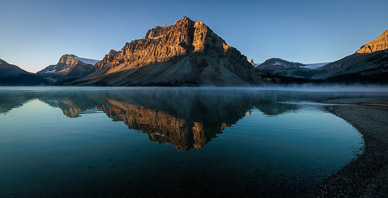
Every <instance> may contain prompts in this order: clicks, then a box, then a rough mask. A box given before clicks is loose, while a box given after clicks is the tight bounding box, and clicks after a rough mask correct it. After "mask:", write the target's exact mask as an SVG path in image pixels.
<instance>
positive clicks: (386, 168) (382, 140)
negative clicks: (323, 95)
mask: <svg viewBox="0 0 388 198" xmlns="http://www.w3.org/2000/svg"><path fill="white" fill-rule="evenodd" d="M325 102H326V103H329V104H347V105H333V106H328V107H327V110H328V111H330V112H332V113H334V114H335V115H337V116H338V117H340V118H342V119H344V120H346V121H348V122H349V123H350V124H352V125H353V126H354V127H355V128H356V129H357V130H358V131H359V132H360V133H361V134H362V136H363V139H364V144H365V147H364V149H363V152H362V154H361V155H360V156H358V157H357V158H356V159H355V160H353V161H351V162H350V163H349V164H348V165H346V166H345V167H343V168H342V169H340V170H339V171H338V172H337V173H335V174H333V175H332V176H330V177H329V178H327V179H326V180H324V182H322V183H321V184H319V185H318V186H317V187H316V188H315V190H314V191H313V192H312V193H311V197H388V98H343V99H334V100H329V101H325Z"/></svg>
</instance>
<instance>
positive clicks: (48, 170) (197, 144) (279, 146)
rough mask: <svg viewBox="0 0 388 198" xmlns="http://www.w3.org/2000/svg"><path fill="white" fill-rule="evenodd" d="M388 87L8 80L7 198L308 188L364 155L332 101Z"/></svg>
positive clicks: (2, 145)
mask: <svg viewBox="0 0 388 198" xmlns="http://www.w3.org/2000/svg"><path fill="white" fill-rule="evenodd" d="M381 94H382V93H380V92H373V91H357V90H355V91H346V92H344V91H319V90H315V89H313V90H307V91H303V90H298V89H292V90H287V89H285V90H281V89H280V90H279V89H276V90H271V89H258V88H242V89H232V88H115V87H107V88H92V87H81V88H80V87H78V88H77V87H2V88H0V197H126V196H127V197H171V196H182V197H183V196H186V197H200V196H203V195H204V194H206V195H207V196H237V197H242V196H261V197H284V196H288V197H299V196H303V195H306V193H308V192H309V191H311V190H312V189H313V188H314V185H316V184H318V183H319V182H321V181H322V180H323V179H325V178H327V177H328V176H329V175H331V174H332V173H333V172H335V171H337V170H339V169H340V168H341V167H343V166H344V165H346V164H347V163H348V162H350V161H351V160H352V159H354V158H355V157H356V156H357V155H358V154H360V153H361V152H362V146H363V140H362V137H361V135H360V134H359V133H358V132H357V130H356V129H355V128H353V127H352V126H351V125H350V124H349V123H347V122H346V121H344V120H342V119H341V118H339V117H337V116H335V115H334V114H332V113H330V112H329V111H327V110H326V108H330V107H329V106H328V105H326V104H323V103H321V101H324V100H327V99H333V98H339V97H373V96H379V95H381ZM384 94H385V93H384Z"/></svg>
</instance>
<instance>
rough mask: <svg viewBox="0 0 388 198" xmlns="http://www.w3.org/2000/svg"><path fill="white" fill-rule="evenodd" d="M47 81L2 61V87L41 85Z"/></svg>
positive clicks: (0, 76)
mask: <svg viewBox="0 0 388 198" xmlns="http://www.w3.org/2000/svg"><path fill="white" fill-rule="evenodd" d="M45 83H46V82H45V80H43V79H42V78H39V77H38V76H36V75H35V74H32V73H29V72H27V71H25V70H23V69H21V68H20V67H18V66H16V65H12V64H9V63H7V62H6V61H4V60H2V59H0V85H40V84H45Z"/></svg>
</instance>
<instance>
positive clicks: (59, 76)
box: [37, 54, 98, 82]
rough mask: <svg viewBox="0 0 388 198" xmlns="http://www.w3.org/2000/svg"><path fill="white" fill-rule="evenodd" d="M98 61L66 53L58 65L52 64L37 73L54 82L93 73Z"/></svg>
mask: <svg viewBox="0 0 388 198" xmlns="http://www.w3.org/2000/svg"><path fill="white" fill-rule="evenodd" d="M97 62H98V61H97V60H92V59H86V58H80V57H77V56H76V55H73V54H65V55H63V56H62V57H61V58H60V59H59V62H58V63H57V64H56V65H50V66H48V67H46V68H44V69H43V70H41V71H39V72H37V74H38V75H40V76H42V77H45V78H47V79H50V80H52V81H54V82H58V81H62V80H69V79H78V78H81V77H83V76H86V75H87V74H89V73H91V72H92V71H93V69H94V64H96V63H97Z"/></svg>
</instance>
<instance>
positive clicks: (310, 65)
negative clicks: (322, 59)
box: [304, 63, 329, 69]
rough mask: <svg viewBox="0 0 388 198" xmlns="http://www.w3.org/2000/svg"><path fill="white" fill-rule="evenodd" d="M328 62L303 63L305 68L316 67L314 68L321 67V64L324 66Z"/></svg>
mask: <svg viewBox="0 0 388 198" xmlns="http://www.w3.org/2000/svg"><path fill="white" fill-rule="evenodd" d="M327 64H329V63H311V64H304V68H307V69H316V68H319V67H322V66H325V65H327Z"/></svg>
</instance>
